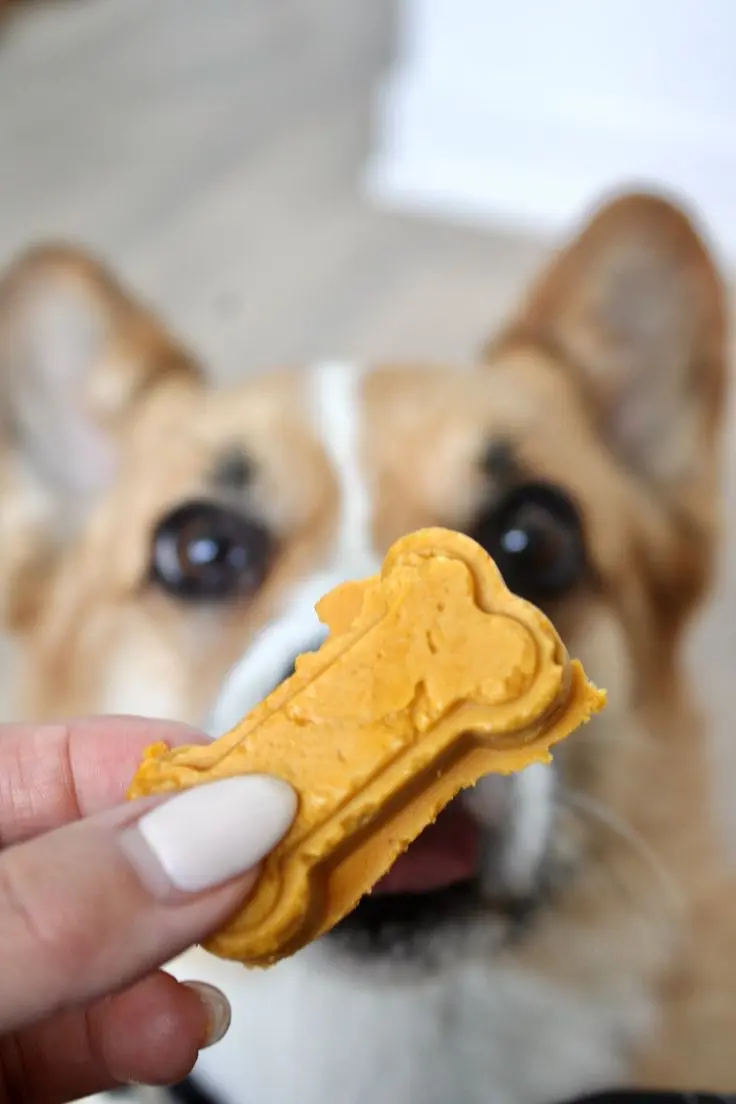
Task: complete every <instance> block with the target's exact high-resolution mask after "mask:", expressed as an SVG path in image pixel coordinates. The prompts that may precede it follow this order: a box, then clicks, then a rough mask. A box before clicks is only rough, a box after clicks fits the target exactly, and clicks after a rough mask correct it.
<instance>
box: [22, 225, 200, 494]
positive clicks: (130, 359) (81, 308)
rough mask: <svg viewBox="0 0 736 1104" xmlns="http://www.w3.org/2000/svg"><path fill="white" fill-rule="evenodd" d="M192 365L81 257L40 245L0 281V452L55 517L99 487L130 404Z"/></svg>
mask: <svg viewBox="0 0 736 1104" xmlns="http://www.w3.org/2000/svg"><path fill="white" fill-rule="evenodd" d="M199 378H200V377H199V368H198V366H197V365H196V363H195V362H194V361H193V360H192V359H191V358H190V357H189V356H188V355H187V354H186V353H185V352H184V350H183V349H181V348H180V347H179V346H178V345H177V344H176V342H175V341H174V340H173V339H172V338H171V337H170V336H169V335H168V334H167V333H166V331H165V330H164V328H163V327H162V326H161V325H160V324H159V323H158V322H157V321H155V320H154V318H153V316H152V315H151V314H149V312H148V311H147V310H146V309H145V308H144V307H142V306H141V305H139V304H138V303H136V302H134V301H133V299H132V298H131V297H130V296H129V295H128V294H127V293H126V292H125V291H124V290H123V289H122V288H121V286H120V285H119V284H118V283H117V282H116V281H115V280H114V279H113V277H112V276H111V275H110V274H109V273H108V272H107V270H106V269H105V268H104V267H103V266H102V265H101V264H99V263H98V262H97V261H96V260H94V259H93V258H91V257H89V256H87V255H86V254H84V253H83V252H81V251H79V250H76V249H72V248H67V247H55V246H44V247H40V248H37V249H34V250H32V251H30V252H28V253H26V254H25V255H23V256H22V257H20V258H19V259H18V260H17V261H16V262H15V263H14V264H13V265H12V266H11V267H10V269H9V270H8V272H7V273H6V274H5V276H4V277H3V278H2V279H1V280H0V449H2V453H1V454H0V455H4V457H5V461H6V462H8V460H10V461H11V462H15V463H16V466H18V465H20V466H22V468H23V473H24V477H25V478H26V479H27V480H30V481H31V482H32V483H35V484H37V486H38V488H39V489H41V490H43V491H44V492H45V494H46V497H47V498H48V499H49V500H54V501H55V502H56V504H57V506H58V507H60V509H61V510H62V511H63V510H64V509H65V508H66V504H68V505H69V507H70V508H72V507H73V508H74V510H75V511H76V509H77V508H78V507H79V506H80V505H81V504H83V503H84V502H85V501H87V500H88V499H89V498H90V496H94V495H96V494H97V493H99V492H100V491H102V490H104V488H105V486H106V485H107V484H108V483H109V482H110V480H111V479H112V478H113V476H114V472H115V466H116V442H117V438H118V435H119V431H120V428H121V426H122V424H123V422H124V420H125V419H126V418H128V417H130V416H131V415H133V414H134V412H135V408H136V406H137V404H138V402H139V401H140V400H141V398H142V397H143V396H144V395H147V394H150V392H151V390H152V389H153V388H158V387H160V386H162V385H164V384H166V383H169V382H171V381H181V382H184V383H185V382H186V381H189V382H190V383H191V384H192V385H195V386H196V385H197V382H198V380H199Z"/></svg>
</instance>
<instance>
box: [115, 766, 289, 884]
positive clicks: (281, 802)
mask: <svg viewBox="0 0 736 1104" xmlns="http://www.w3.org/2000/svg"><path fill="white" fill-rule="evenodd" d="M296 808H297V799H296V794H295V793H294V790H293V789H292V788H291V786H290V785H289V784H288V782H284V781H282V780H281V779H279V778H272V777H271V776H269V775H265V774H245V775H240V776H238V777H237V778H223V779H221V780H219V781H217V782H209V783H207V784H206V785H203V786H195V787H193V788H192V789H191V790H185V791H184V792H183V793H179V794H177V795H176V797H172V798H169V800H168V801H164V802H163V803H162V804H161V805H157V806H156V808H155V809H152V810H151V811H150V812H149V813H146V814H145V815H144V816H142V817H141V818H140V820H139V821H138V822H137V823H136V824H135V825H134V826H133V827H132V828H128V829H126V831H125V832H123V834H122V837H121V844H122V846H123V847H124V848H125V850H126V851H127V853H128V856H129V858H130V860H131V861H132V863H133V865H134V866H135V867H136V868H137V870H138V873H139V875H140V877H141V878H142V880H143V881H144V882H145V883H146V884H147V885H148V887H149V889H150V890H151V891H152V892H153V893H154V894H155V895H157V896H166V894H167V893H168V892H169V891H170V890H171V888H172V887H173V888H174V889H178V890H182V891H184V892H185V893H200V892H201V891H202V890H205V889H212V888H214V887H215V886H218V885H222V883H223V882H227V881H229V880H230V878H234V877H236V876H237V875H238V874H245V873H246V872H247V871H250V870H253V869H254V867H256V866H257V865H258V863H260V862H261V860H262V859H264V858H265V857H266V855H268V853H269V852H270V851H272V850H273V848H274V847H275V846H276V844H277V843H278V842H279V840H281V839H283V837H284V836H285V835H286V833H287V832H288V830H289V828H290V827H291V823H292V821H293V819H294V816H295V814H296Z"/></svg>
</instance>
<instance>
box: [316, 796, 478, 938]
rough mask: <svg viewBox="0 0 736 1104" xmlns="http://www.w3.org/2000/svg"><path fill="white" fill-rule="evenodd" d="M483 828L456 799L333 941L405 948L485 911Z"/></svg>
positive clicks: (343, 923)
mask: <svg viewBox="0 0 736 1104" xmlns="http://www.w3.org/2000/svg"><path fill="white" fill-rule="evenodd" d="M483 839H484V830H483V829H482V828H481V827H480V825H479V824H478V823H477V822H476V821H475V819H474V818H473V817H472V816H471V815H470V814H469V813H468V812H467V810H466V809H464V808H463V805H462V804H461V803H460V802H458V801H455V802H453V803H452V804H451V805H449V806H448V807H447V808H446V809H445V810H444V812H442V813H441V814H440V815H439V817H438V818H437V820H436V821H435V823H434V824H432V825H430V826H429V827H428V828H426V829H425V830H424V832H423V833H422V834H421V835H420V836H419V837H418V838H417V839H416V840H415V841H414V843H412V844H411V846H410V847H409V848H408V849H407V851H405V852H404V854H403V855H401V856H400V857H399V858H398V859H397V860H396V862H395V863H394V865H393V866H392V867H391V869H390V870H389V872H388V873H387V874H386V875H385V876H384V877H383V878H382V879H381V880H380V882H378V883H377V884H376V885H375V886H374V888H373V890H372V892H371V893H369V894H368V895H367V896H365V897H364V898H363V899H362V901H361V902H360V903H359V904H358V906H357V907H356V908H355V909H354V910H353V912H351V913H350V914H349V915H348V916H346V917H345V919H344V920H342V921H341V922H340V923H339V924H338V925H337V927H336V928H335V929H334V931H333V933H331V938H332V937H334V938H337V939H341V938H345V939H347V940H348V942H349V946H350V947H351V948H353V949H357V950H359V951H364V952H368V953H376V952H379V953H380V952H384V951H387V950H392V949H394V948H396V947H404V948H406V947H407V946H408V945H411V944H412V943H413V941H414V940H415V938H417V937H419V936H420V935H421V933H422V932H423V931H426V930H428V929H433V928H435V927H437V925H440V924H443V923H444V922H446V921H448V920H452V919H453V918H456V917H458V916H460V915H466V914H468V913H470V912H474V911H476V910H477V909H478V908H479V907H481V900H480V895H479V892H478V872H479V867H480V862H481V852H482V848H483Z"/></svg>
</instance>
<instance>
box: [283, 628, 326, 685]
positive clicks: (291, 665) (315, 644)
mask: <svg viewBox="0 0 736 1104" xmlns="http://www.w3.org/2000/svg"><path fill="white" fill-rule="evenodd" d="M323 639H324V638H321V639H320V638H317V637H315V639H314V640H311V641H310V642H309V643H307V644H305V645H304V647H303V648H301V649H300V650H299V651H298V652H297V653H296V655H295V656H294V658H293V659H290V660H289V662H288V663H287V665H286V667H284V670H283V673H282V675H281V678H280V679H279V683H281V682H283V681H284V679H287V678H289V677H290V676H291V675H293V674H294V670H295V667H296V661H297V659H298V658H299V656H300V655H304V653H305V652H316V651H317V650H318V649H319V648H320V646H321V644H322V643H323Z"/></svg>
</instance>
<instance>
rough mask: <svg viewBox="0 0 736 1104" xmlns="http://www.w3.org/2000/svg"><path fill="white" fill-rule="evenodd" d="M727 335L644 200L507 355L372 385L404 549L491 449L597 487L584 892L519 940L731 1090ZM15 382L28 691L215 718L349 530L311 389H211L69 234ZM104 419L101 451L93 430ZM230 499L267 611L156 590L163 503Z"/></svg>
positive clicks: (688, 248) (578, 597)
mask: <svg viewBox="0 0 736 1104" xmlns="http://www.w3.org/2000/svg"><path fill="white" fill-rule="evenodd" d="M49 311H50V312H51V313H50V315H49V314H48V313H47V312H49ZM49 317H50V318H51V321H49ZM725 340H726V339H725V319H724V307H723V293H722V288H721V284H720V281H719V278H718V275H717V273H716V270H715V268H714V266H713V263H712V261H711V260H710V257H709V255H708V253H707V251H706V248H705V246H704V245H703V244H702V243H701V241H700V239H699V237H698V236H697V234H696V233H695V231H694V230H693V228H692V226H691V224H690V222H689V220H688V219H687V218H686V217H685V216H684V215H683V214H682V213H681V212H680V211H679V210H677V209H676V208H675V207H673V206H671V205H670V204H668V203H667V202H665V201H664V200H660V199H657V198H652V197H648V196H627V197H624V198H623V199H621V200H618V201H614V202H613V203H611V204H609V205H608V206H607V207H605V208H604V209H603V210H602V211H601V212H600V213H599V214H598V215H597V216H595V217H594V218H593V220H592V221H591V222H590V223H589V224H588V226H587V227H586V228H585V229H584V230H583V232H582V233H581V235H580V236H579V237H578V238H577V239H576V240H575V241H574V242H573V243H572V245H571V246H570V247H568V248H567V249H566V250H564V251H563V252H562V253H561V254H560V255H559V256H558V257H556V258H554V259H553V261H552V263H551V265H550V267H549V268H548V270H547V271H546V272H545V273H543V275H542V277H541V279H540V280H539V281H538V282H537V283H536V284H535V286H534V287H533V288H532V289H531V292H530V294H529V296H528V298H527V300H526V302H525V303H524V304H523V305H522V308H521V309H520V311H519V313H518V315H517V316H516V317H515V318H514V319H513V320H512V322H511V323H510V324H509V325H508V327H507V328H506V329H505V330H504V331H503V332H502V334H501V335H500V336H499V337H497V338H496V339H494V341H493V342H492V343H490V344H489V345H488V346H487V347H486V349H485V351H484V357H483V359H484V361H485V367H484V368H483V369H478V368H475V367H473V368H468V369H467V370H460V369H454V368H453V369H450V368H447V369H445V368H442V367H439V368H436V369H431V368H426V367H423V366H417V367H406V368H402V367H399V366H388V367H386V368H384V369H380V370H376V372H374V373H373V374H372V375H370V376H369V377H368V378H367V379H366V381H365V383H364V401H365V410H366V417H367V419H368V423H369V424H370V425H371V427H372V428H371V432H370V434H368V436H367V438H366V441H365V445H364V453H365V455H364V462H365V465H366V468H367V470H368V471H369V472H370V476H371V480H372V483H373V488H374V498H375V501H376V502H377V504H378V505H377V511H376V516H375V519H374V528H375V539H376V545H377V546H378V547H379V548H382V549H383V548H386V547H387V545H388V544H389V543H390V542H391V541H392V540H394V539H395V538H396V537H397V536H399V535H400V534H401V533H404V532H406V531H409V530H411V529H413V528H415V527H418V526H421V525H426V524H432V523H441V524H446V525H454V526H457V527H463V526H466V525H468V524H469V522H470V520H471V519H472V517H473V514H474V511H475V510H476V509H477V507H478V505H479V504H480V502H481V500H482V498H483V496H484V495H485V494H487V493H488V482H487V480H486V479H485V478H484V477H483V475H482V472H481V469H480V467H479V460H480V458H481V456H482V453H483V449H484V447H485V445H486V443H487V442H488V440H489V439H490V440H497V441H498V440H501V441H506V442H508V443H509V445H510V447H511V449H512V452H513V457H514V463H515V464H517V465H519V467H520V468H521V469H522V470H524V471H526V472H528V473H530V474H532V475H534V476H536V477H541V478H543V479H545V480H549V481H552V482H554V483H558V484H559V485H561V486H562V487H564V488H566V489H567V491H568V492H569V493H570V494H571V495H572V496H573V497H574V498H575V499H576V501H577V502H578V504H579V506H580V509H581V512H582V516H583V519H584V525H585V531H586V539H587V549H588V556H589V559H590V565H591V571H590V577H589V579H588V580H587V582H586V583H585V584H584V586H582V587H581V588H579V589H578V591H577V592H576V593H575V595H574V596H572V597H571V598H569V599H566V600H565V601H563V602H562V603H560V604H559V607H558V608H554V609H552V610H551V613H552V615H553V616H554V618H555V620H556V622H557V624H558V626H559V628H560V631H561V632H562V634H563V636H564V638H565V639H566V642H567V643H568V645H569V648H570V651H571V652H573V653H575V654H580V655H581V656H582V658H583V660H584V662H585V663H586V666H588V668H589V669H590V672H591V674H592V675H593V677H594V678H596V679H597V680H598V681H599V682H600V683H601V684H602V685H605V686H607V687H608V689H609V692H610V699H611V707H610V709H609V710H608V716H607V717H606V718H604V720H603V722H602V723H601V724H600V725H599V726H598V727H591V730H590V735H589V736H586V738H585V739H579V740H574V741H571V742H570V743H569V746H567V747H565V748H564V749H563V752H562V763H563V772H564V782H565V786H566V787H567V790H568V791H569V793H570V795H571V802H570V806H569V807H568V808H567V809H563V810H561V812H560V814H559V824H558V826H557V829H556V832H555V843H554V846H555V848H556V851H557V852H558V854H557V858H558V871H559V878H560V883H561V884H560V885H559V886H558V887H557V892H556V894H555V896H554V898H553V900H552V901H551V903H550V906H549V908H548V909H547V910H546V912H545V913H544V914H543V917H542V918H541V920H540V922H539V923H538V926H537V928H536V929H535V933H534V936H533V938H530V939H529V940H527V941H526V942H525V943H522V944H521V945H520V946H519V947H514V948H513V949H511V950H509V951H508V952H507V953H508V954H509V955H510V956H512V959H513V961H514V962H515V963H517V964H522V965H525V966H528V967H530V968H533V969H534V970H535V971H539V972H541V973H542V974H544V975H546V976H548V977H551V978H559V979H562V980H563V981H565V982H566V983H568V984H572V985H575V986H577V987H579V988H580V989H582V990H583V991H590V992H595V993H602V994H604V995H605V994H606V993H607V992H611V993H612V994H613V992H614V991H618V990H619V989H620V988H621V987H624V988H625V987H626V986H628V985H640V984H641V985H643V986H645V987H646V989H647V991H648V993H649V994H650V996H651V998H652V1004H653V1008H654V1012H655V1017H654V1022H653V1024H652V1025H650V1026H649V1027H648V1028H647V1031H646V1033H645V1034H643V1036H642V1038H641V1041H640V1044H639V1046H638V1047H637V1048H635V1050H634V1052H633V1053H632V1054H631V1063H630V1070H631V1078H632V1080H634V1081H638V1082H639V1083H646V1084H651V1085H657V1084H662V1085H666V1086H670V1087H675V1086H677V1087H682V1088H692V1089H701V1090H702V1089H710V1090H721V1091H733V1090H734V1089H736V1055H734V1051H733V1047H732V1045H731V1039H732V1037H733V1035H734V1032H736V966H735V965H734V963H736V885H735V884H734V882H733V881H732V878H731V872H730V871H729V869H728V866H727V863H726V860H725V857H724V851H723V849H722V847H721V842H720V840H719V838H718V832H717V830H716V828H715V826H714V824H713V823H712V817H711V812H710V809H711V802H710V786H709V778H708V744H707V740H706V737H705V734H704V727H703V724H702V721H701V719H700V718H699V717H698V715H697V712H696V708H695V705H694V703H693V702H692V700H691V695H690V692H689V687H688V685H687V678H686V675H685V673H684V672H683V670H682V667H681V660H680V647H681V639H682V633H683V630H684V628H685V627H686V625H687V623H688V618H689V615H690V614H691V613H692V611H693V610H694V609H695V608H696V606H697V605H698V603H699V602H700V601H701V600H702V598H703V597H704V595H705V594H706V592H707V587H708V584H709V581H710V577H711V571H712V562H713V555H714V550H715V545H716V540H717V535H718V530H719V524H718V522H719V502H718V440H719V431H720V418H721V412H722V410H723V407H724V390H725V384H726V364H725ZM60 349H61V350H62V351H63V354H64V355H63V356H60V353H59V350H60ZM60 381H61V382H60ZM0 396H2V400H3V402H2V409H3V415H4V416H3V420H2V429H3V437H2V452H1V453H0V543H2V547H3V549H4V561H3V567H2V571H1V572H0V611H2V617H3V619H4V622H5V627H6V632H7V634H8V637H9V640H10V653H11V661H12V666H11V667H9V671H10V679H9V683H10V684H11V685H9V686H8V687H7V688H6V690H7V693H8V694H9V695H10V705H9V709H10V711H11V712H12V713H15V714H16V715H19V714H21V713H22V715H23V716H24V717H26V718H48V717H54V716H60V715H68V714H70V713H79V712H89V711H95V710H100V709H107V708H116V709H122V708H128V706H127V705H126V701H128V699H127V698H126V696H125V693H122V692H117V691H116V692H115V693H113V692H112V690H111V687H113V686H117V685H118V684H119V682H120V680H122V685H123V686H124V687H125V686H128V685H130V683H131V682H135V681H136V680H139V681H140V682H142V681H143V680H145V678H148V680H149V682H153V683H155V687H156V693H157V694H158V695H159V697H158V698H157V699H156V700H158V701H163V702H164V704H165V711H166V712H167V713H169V714H170V715H175V716H177V717H181V718H182V719H187V720H191V721H197V720H198V719H199V718H200V717H201V715H202V711H203V710H204V709H205V708H206V706H207V704H208V702H210V701H211V700H212V698H213V696H214V694H215V692H216V688H217V686H218V684H219V681H220V680H221V678H222V677H223V675H224V673H225V671H226V670H227V668H228V667H229V666H230V664H231V663H232V662H233V661H234V659H235V658H236V657H237V655H238V654H239V652H240V651H241V650H242V649H243V647H244V645H245V643H246V642H247V640H248V639H249V638H250V636H251V635H252V633H253V632H254V631H255V629H256V628H257V627H259V626H260V625H262V624H263V623H264V622H265V621H267V620H268V618H269V616H271V614H272V613H273V611H274V609H275V603H276V601H277V598H278V595H279V594H280V593H281V592H282V591H283V589H284V588H285V587H286V586H288V585H289V583H290V582H291V581H292V580H294V579H295V578H297V577H298V576H299V575H300V574H302V573H303V572H305V571H308V570H311V569H312V568H313V566H314V565H315V564H316V563H318V562H319V559H320V556H321V555H322V554H323V551H324V549H325V547H326V546H327V544H328V543H329V541H330V539H331V536H332V532H333V529H334V526H335V520H336V507H337V502H336V490H335V482H334V479H333V477H332V475H331V472H330V469H329V465H328V463H327V460H326V457H325V455H324V454H323V453H322V451H321V450H320V447H319V445H318V443H317V441H316V439H315V438H314V437H313V435H312V433H311V431H310V429H309V424H308V421H307V420H306V419H305V417H304V413H303V407H304V401H305V399H304V393H303V384H302V381H301V379H300V378H299V376H298V375H296V374H291V373H282V374H276V375H273V376H269V377H267V378H266V379H265V380H259V381H254V382H252V383H247V384H243V385H242V386H240V387H238V388H235V389H231V390H229V391H218V390H215V389H212V388H210V386H209V385H208V384H207V383H206V382H205V381H204V379H203V377H202V374H201V372H200V370H199V368H198V366H197V365H196V364H195V363H194V362H193V361H192V359H191V357H189V355H188V354H187V353H186V352H185V351H183V350H182V349H180V348H179V347H178V345H177V344H176V343H175V342H174V341H173V339H172V338H171V337H170V336H169V335H168V334H167V333H166V332H165V331H164V330H163V329H162V328H161V327H160V325H159V324H158V323H157V322H156V320H154V319H153V318H152V317H151V316H150V315H149V314H148V313H147V312H146V311H145V310H143V309H142V308H140V307H139V306H137V305H136V304H134V303H133V302H132V301H131V300H129V299H128V297H127V295H126V294H125V293H124V292H123V291H121V289H120V288H119V287H118V285H117V284H116V283H115V282H114V281H113V280H112V279H111V278H110V277H109V276H108V275H107V274H106V273H105V272H104V271H103V270H102V269H101V268H100V267H99V266H98V265H97V264H96V263H94V262H92V261H89V260H88V259H86V258H84V257H83V256H81V255H80V254H79V253H77V252H76V251H73V250H64V249H51V250H42V251H35V252H33V253H31V254H29V255H28V256H26V257H25V258H24V259H21V260H20V261H19V262H18V264H16V265H15V266H14V267H13V269H12V270H11V272H10V273H9V274H8V276H7V277H6V279H5V281H4V283H3V284H2V286H1V287H0ZM80 437H81V438H83V439H84V449H83V450H82V453H80V455H81V456H82V461H83V463H82V467H83V468H85V469H87V470H82V471H80V470H79V463H78V462H77V463H76V464H75V459H74V456H73V455H71V453H73V451H74V450H73V448H70V449H68V448H67V446H71V445H74V442H75V441H77V440H78V439H79V438H80ZM232 449H242V450H244V451H245V452H247V454H248V456H249V457H251V458H252V460H253V462H254V469H253V470H254V472H255V474H254V478H253V482H252V485H249V486H248V488H247V489H244V490H243V491H242V492H234V491H232V490H230V491H223V490H213V489H212V472H213V471H214V470H215V468H216V465H217V462H218V458H221V457H222V456H223V455H224V454H226V453H227V452H228V450H232ZM95 465H100V466H101V467H100V473H101V474H100V476H99V478H91V477H90V470H91V469H92V468H94V467H95ZM499 478H501V476H499ZM205 491H207V493H208V494H210V495H218V494H219V495H232V494H234V493H238V494H241V495H242V496H243V499H244V501H247V502H249V503H250V504H251V505H254V506H255V507H257V509H258V510H259V512H260V513H261V514H262V515H263V516H264V517H266V518H267V519H268V521H269V524H270V525H271V527H272V528H273V530H274V532H275V533H276V534H277V538H278V539H277V547H276V550H275V552H274V561H273V565H272V570H271V573H270V575H269V579H268V581H267V584H266V585H265V587H264V588H263V590H262V591H261V592H260V593H259V594H258V595H257V596H256V597H255V598H254V599H253V600H251V601H242V602H239V603H235V604H233V605H230V606H226V607H216V608H206V609H201V608H199V609H193V608H191V607H188V606H180V605H177V604H176V603H175V602H174V601H172V600H171V599H169V598H167V597H166V596H164V595H162V594H160V593H157V592H156V591H155V589H154V588H152V587H151V585H150V583H149V581H148V577H147V569H148V555H149V547H150V540H151V532H152V529H153V527H154V525H155V522H156V519H157V518H158V517H159V516H160V515H161V514H162V513H163V512H164V511H165V510H166V509H167V508H169V507H171V506H174V505H176V504H177V503H178V502H179V501H182V500H183V499H184V498H186V497H188V496H191V495H195V494H202V493H204V492H205ZM13 687H14V693H11V691H12V690H13ZM129 700H130V706H129V707H130V708H131V709H136V708H138V707H139V705H140V703H141V699H139V698H137V697H135V695H132V697H131V698H130V699H129ZM575 798H577V799H578V803H577V804H576V803H575V800H573V799H575ZM632 840H633V841H634V842H633V843H632Z"/></svg>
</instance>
